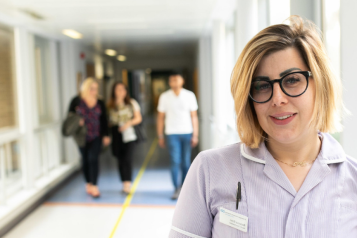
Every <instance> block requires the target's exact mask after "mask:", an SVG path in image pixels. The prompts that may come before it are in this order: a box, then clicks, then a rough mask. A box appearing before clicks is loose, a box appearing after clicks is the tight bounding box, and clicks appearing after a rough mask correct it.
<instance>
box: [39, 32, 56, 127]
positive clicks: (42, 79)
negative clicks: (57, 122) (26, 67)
mask: <svg viewBox="0 0 357 238" xmlns="http://www.w3.org/2000/svg"><path fill="white" fill-rule="evenodd" d="M49 63H50V52H49V41H48V40H46V39H44V38H41V37H38V36H35V72H36V86H37V87H36V88H37V94H36V95H37V106H38V119H39V124H40V125H43V124H47V123H50V122H52V121H53V118H52V110H51V102H52V97H51V86H52V85H51V80H50V64H49Z"/></svg>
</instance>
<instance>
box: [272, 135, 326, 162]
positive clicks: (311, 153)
mask: <svg viewBox="0 0 357 238" xmlns="http://www.w3.org/2000/svg"><path fill="white" fill-rule="evenodd" d="M321 143H322V142H321V141H320V139H319V136H318V134H317V132H312V133H310V134H308V135H306V136H303V137H302V138H299V139H298V140H297V141H295V142H293V143H290V144H283V143H280V142H278V141H275V140H273V139H269V140H268V142H266V146H267V149H268V150H269V152H270V153H271V155H272V156H273V157H274V158H275V159H278V160H280V161H284V162H285V163H289V164H293V163H294V162H299V161H312V160H315V159H316V157H317V156H318V154H319V153H320V148H321Z"/></svg>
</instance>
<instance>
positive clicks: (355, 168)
mask: <svg viewBox="0 0 357 238" xmlns="http://www.w3.org/2000/svg"><path fill="white" fill-rule="evenodd" d="M345 162H346V163H347V165H348V167H349V170H350V171H351V172H353V174H354V175H355V176H356V179H357V159H355V158H354V157H352V156H349V155H346V160H345Z"/></svg>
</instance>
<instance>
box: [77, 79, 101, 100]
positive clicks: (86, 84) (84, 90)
mask: <svg viewBox="0 0 357 238" xmlns="http://www.w3.org/2000/svg"><path fill="white" fill-rule="evenodd" d="M94 83H96V84H97V85H98V86H99V83H98V81H97V80H96V79H94V78H92V77H89V78H86V79H85V80H84V81H83V83H82V85H81V88H80V92H79V94H80V96H81V98H86V97H87V96H88V94H89V91H90V87H91V86H92V84H94ZM98 96H99V95H97V97H98Z"/></svg>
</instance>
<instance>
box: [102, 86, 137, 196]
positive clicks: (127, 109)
mask: <svg viewBox="0 0 357 238" xmlns="http://www.w3.org/2000/svg"><path fill="white" fill-rule="evenodd" d="M108 108H109V120H110V128H111V133H112V139H113V143H112V152H113V155H114V156H115V157H116V158H117V159H118V163H119V166H118V167H119V173H120V177H121V180H122V182H123V192H124V193H130V189H131V175H132V160H133V152H134V149H135V147H136V143H135V142H136V140H137V136H136V133H135V129H134V126H135V125H138V124H140V123H141V121H142V116H141V113H140V106H139V104H138V103H137V102H136V101H135V100H134V99H131V98H130V96H129V94H128V90H127V88H126V86H125V85H124V84H123V83H121V82H118V83H115V84H114V85H113V88H112V92H111V98H110V101H109V104H108Z"/></svg>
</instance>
